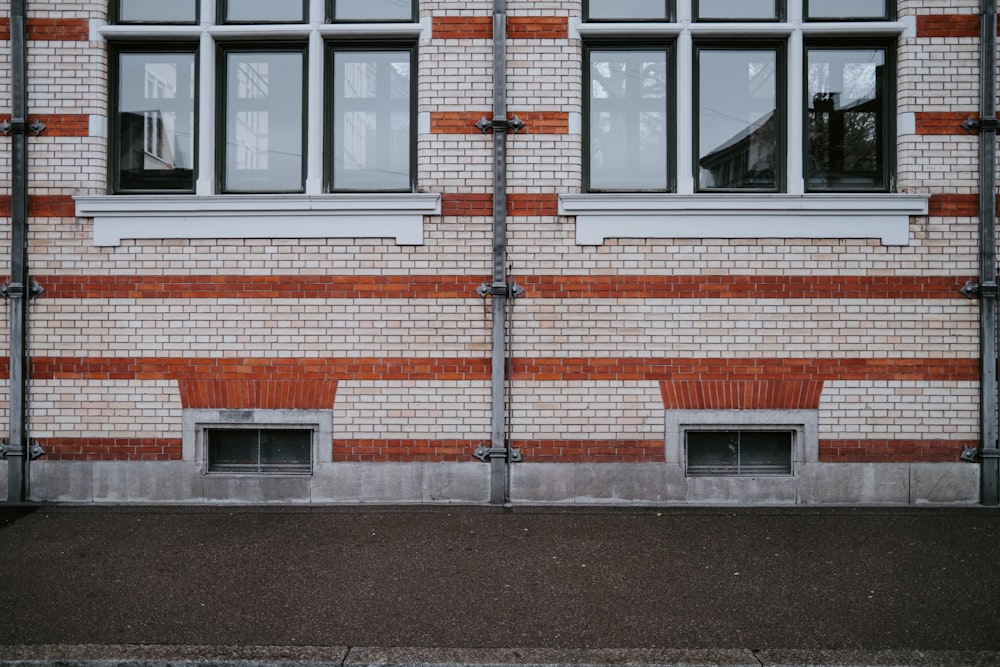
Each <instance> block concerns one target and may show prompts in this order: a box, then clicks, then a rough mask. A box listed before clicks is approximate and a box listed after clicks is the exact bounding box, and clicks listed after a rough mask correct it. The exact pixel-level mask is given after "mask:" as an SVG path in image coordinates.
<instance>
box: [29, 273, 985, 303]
mask: <svg viewBox="0 0 1000 667" xmlns="http://www.w3.org/2000/svg"><path fill="white" fill-rule="evenodd" d="M972 278H973V277H972V276H962V277H949V276H815V277H811V276H795V277H782V276H693V275H691V276H631V275H629V276H516V279H517V282H518V283H519V284H520V285H521V286H522V287H524V288H525V290H526V293H525V297H524V298H526V299H815V298H823V299H913V298H918V299H962V300H963V301H964V297H963V296H962V295H961V294H960V293H959V291H958V290H959V289H961V287H962V286H963V285H965V283H966V282H967V281H968V280H970V279H972ZM35 279H36V280H38V282H39V283H40V284H42V285H43V286H44V287H45V289H46V298H47V299H177V298H185V299H289V298H293V299H407V298H412V299H466V298H470V297H473V296H475V289H476V288H477V287H478V286H479V285H481V284H482V283H483V281H486V280H488V277H486V276H402V275H401V276H235V275H234V276H197V275H195V276H135V275H121V276H37V275H36V276H35ZM476 298H478V297H476Z"/></svg>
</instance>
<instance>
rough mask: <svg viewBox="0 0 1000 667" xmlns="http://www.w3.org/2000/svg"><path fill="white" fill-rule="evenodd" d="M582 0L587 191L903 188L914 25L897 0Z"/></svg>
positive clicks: (796, 191)
mask: <svg viewBox="0 0 1000 667" xmlns="http://www.w3.org/2000/svg"><path fill="white" fill-rule="evenodd" d="M585 11H586V12H587V14H586V17H585V23H584V24H583V25H582V26H581V27H580V28H579V31H580V34H581V36H582V38H583V41H584V54H585V56H584V58H585V62H584V67H583V71H584V93H585V98H584V104H585V109H584V111H585V115H584V122H585V125H584V128H585V131H584V139H585V155H586V158H585V160H586V162H585V166H586V169H585V182H584V189H585V191H586V192H592V193H610V192H673V193H680V194H685V195H687V194H691V195H695V194H698V193H727V192H733V193H739V192H769V193H787V194H792V195H798V194H805V193H808V192H859V193H860V192H890V191H891V190H892V189H893V187H894V169H895V136H894V132H895V127H894V118H895V115H896V114H895V108H894V105H895V100H894V90H895V57H894V52H895V41H894V40H895V35H898V34H901V32H900V31H901V30H902V29H903V27H902V24H900V23H893V24H889V23H888V21H889V19H890V18H891V17H892V16H893V15H894V12H895V6H894V3H892V2H890V0H843V1H841V0H836V2H827V1H824V0H677V1H676V3H665V2H598V1H596V0H590V1H589V3H587V4H586V6H585ZM674 12H676V15H674V14H673V13H674ZM665 16H666V17H667V18H664V17H665ZM688 18H690V20H688ZM672 21H676V23H673V22H672ZM845 21H851V22H855V23H851V24H845V23H843V22H845ZM833 22H838V23H836V24H834V23H833ZM855 27H856V29H855ZM685 107H688V108H685Z"/></svg>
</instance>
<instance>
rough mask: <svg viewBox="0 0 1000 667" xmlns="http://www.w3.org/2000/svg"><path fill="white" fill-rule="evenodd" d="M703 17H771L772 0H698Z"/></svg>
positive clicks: (699, 10)
mask: <svg viewBox="0 0 1000 667" xmlns="http://www.w3.org/2000/svg"><path fill="white" fill-rule="evenodd" d="M698 17H699V18H703V19H768V18H770V19H773V18H776V17H775V14H774V0H698Z"/></svg>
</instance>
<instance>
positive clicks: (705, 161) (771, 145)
mask: <svg viewBox="0 0 1000 667" xmlns="http://www.w3.org/2000/svg"><path fill="white" fill-rule="evenodd" d="M775 126H776V119H775V114H774V112H772V113H769V114H767V115H766V116H762V117H761V118H759V119H758V120H757V121H755V122H754V123H753V124H752V125H750V126H749V127H747V128H746V129H745V130H743V131H741V132H740V133H739V134H737V135H735V136H734V137H732V138H731V139H729V140H728V141H726V142H725V143H723V144H722V145H720V146H719V147H718V148H716V149H715V150H714V151H712V152H711V153H709V154H708V155H706V156H705V157H703V158H701V161H700V162H699V165H700V167H701V169H702V172H701V180H700V182H701V186H702V187H705V188H742V189H774V188H775V185H776V180H775V178H776V170H775V164H774V161H775V145H776V142H775V140H776V127H775Z"/></svg>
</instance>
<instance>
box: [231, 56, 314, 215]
mask: <svg viewBox="0 0 1000 667" xmlns="http://www.w3.org/2000/svg"><path fill="white" fill-rule="evenodd" d="M231 53H298V54H299V55H301V57H302V91H301V94H302V112H301V113H302V118H301V128H302V140H301V141H302V145H301V150H302V158H301V165H300V178H299V187H298V188H297V189H294V190H280V189H278V190H238V189H226V175H227V170H226V162H227V161H228V153H227V152H226V148H227V146H226V143H227V142H226V139H227V120H228V119H227V114H228V111H229V98H228V95H227V89H228V84H229V80H228V78H227V66H228V62H227V56H228V55H229V54H231ZM215 65H216V71H215V101H216V104H215V107H216V108H215V182H216V186H215V191H216V193H217V194H220V195H254V194H305V190H306V177H307V171H308V161H309V154H308V150H309V120H308V114H309V49H308V43H306V42H300V41H294V42H283V41H278V42H275V41H220V42H219V43H218V44H217V45H216V62H215Z"/></svg>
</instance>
